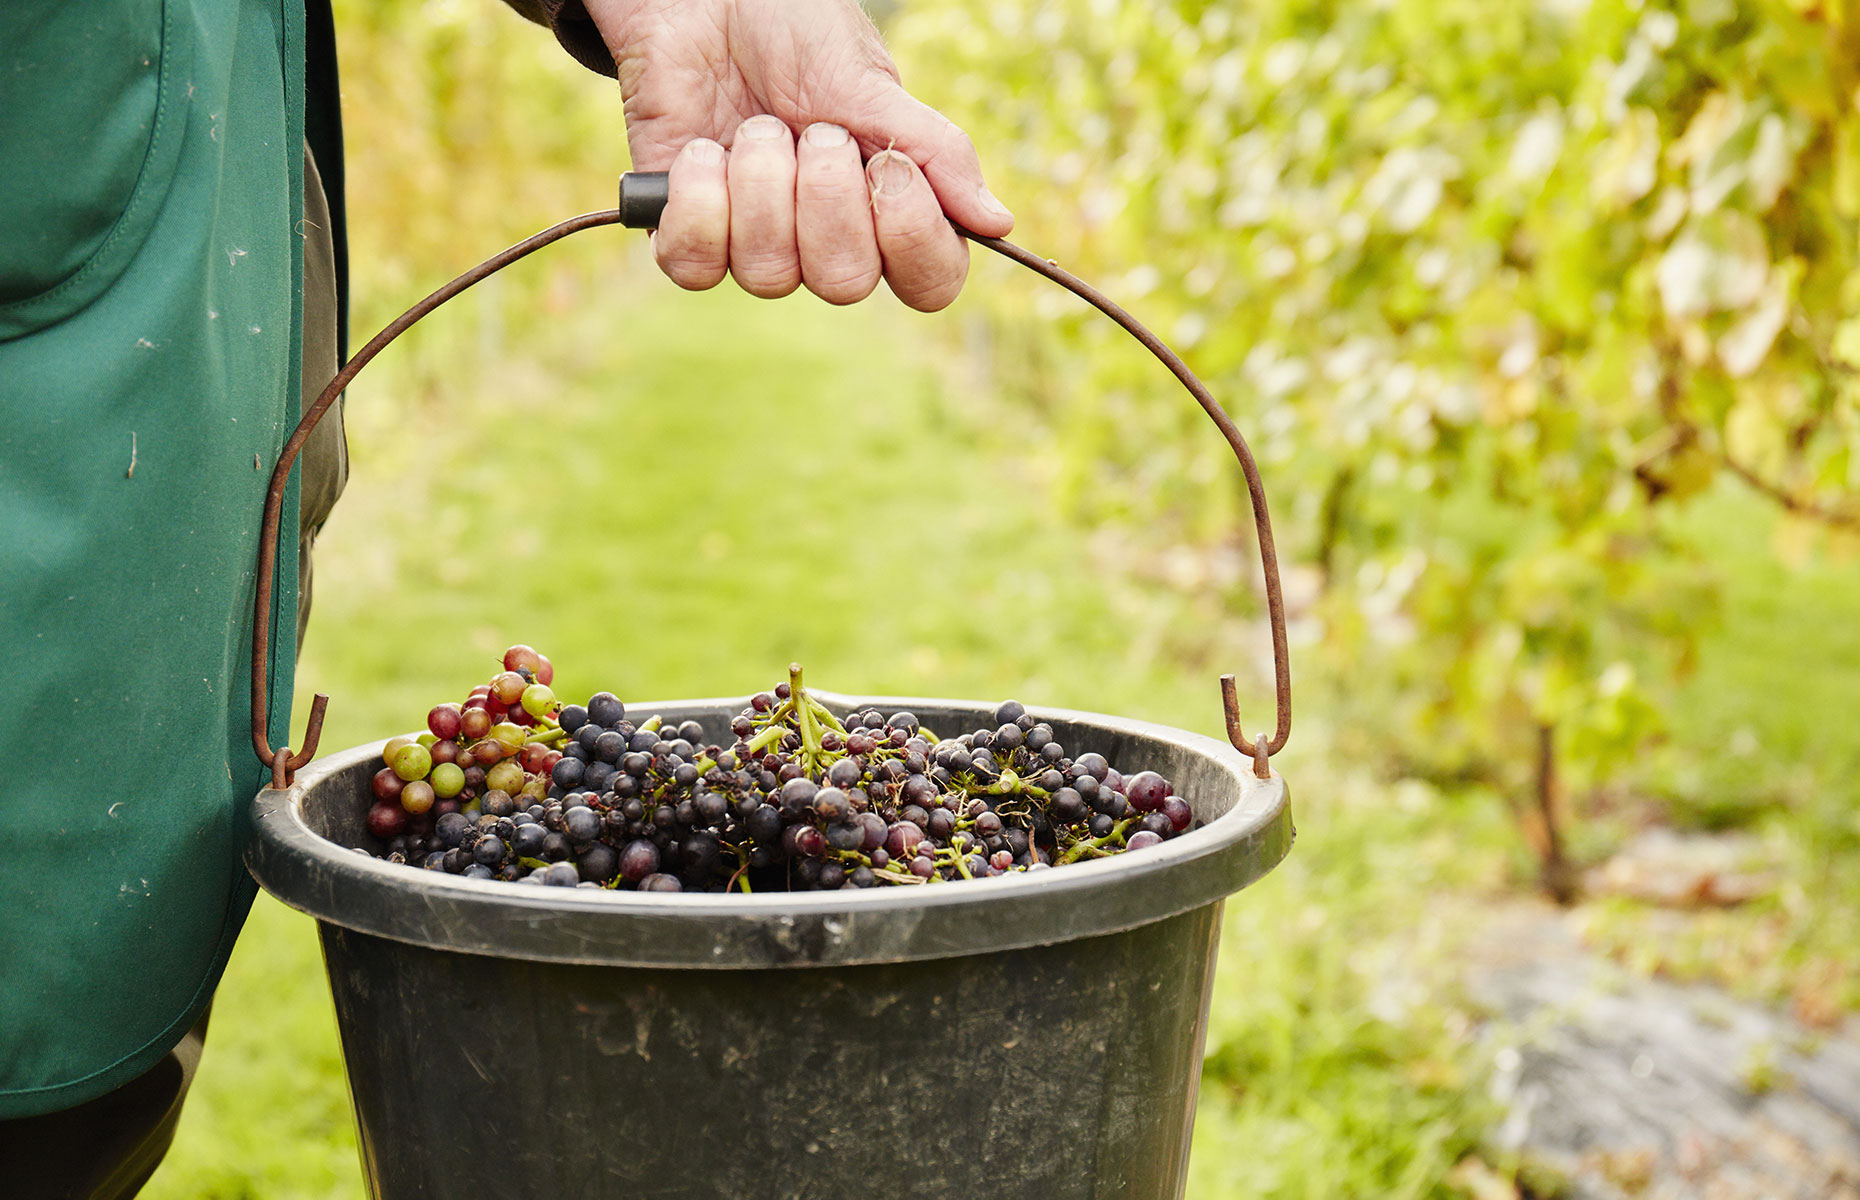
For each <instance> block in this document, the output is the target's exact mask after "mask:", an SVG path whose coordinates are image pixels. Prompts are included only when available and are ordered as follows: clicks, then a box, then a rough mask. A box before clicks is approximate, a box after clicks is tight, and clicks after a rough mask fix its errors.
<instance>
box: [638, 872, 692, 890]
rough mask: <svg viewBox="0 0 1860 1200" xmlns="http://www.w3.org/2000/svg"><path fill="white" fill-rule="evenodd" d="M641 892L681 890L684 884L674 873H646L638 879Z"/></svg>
mask: <svg viewBox="0 0 1860 1200" xmlns="http://www.w3.org/2000/svg"><path fill="white" fill-rule="evenodd" d="M639 890H640V891H642V892H682V891H684V890H685V885H684V884H682V883H680V882H678V876H676V875H648V876H646V877H645V878H644V879H642V880H640V881H639Z"/></svg>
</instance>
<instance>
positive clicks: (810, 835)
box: [794, 825, 827, 858]
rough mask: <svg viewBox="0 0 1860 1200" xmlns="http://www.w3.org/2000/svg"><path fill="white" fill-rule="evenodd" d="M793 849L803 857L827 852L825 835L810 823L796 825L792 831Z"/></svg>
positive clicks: (812, 856)
mask: <svg viewBox="0 0 1860 1200" xmlns="http://www.w3.org/2000/svg"><path fill="white" fill-rule="evenodd" d="M794 850H795V853H796V854H799V855H801V856H802V857H804V858H819V857H820V856H821V855H822V854H825V853H826V852H827V836H826V834H824V833H821V832H820V830H818V829H815V828H814V827H813V826H812V825H801V826H797V827H796V829H795V831H794Z"/></svg>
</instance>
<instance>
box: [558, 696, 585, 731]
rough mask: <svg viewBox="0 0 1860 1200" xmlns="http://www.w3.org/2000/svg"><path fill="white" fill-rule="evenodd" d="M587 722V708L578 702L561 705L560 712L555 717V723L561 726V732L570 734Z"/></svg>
mask: <svg viewBox="0 0 1860 1200" xmlns="http://www.w3.org/2000/svg"><path fill="white" fill-rule="evenodd" d="M587 723H588V710H587V709H586V708H583V707H582V706H581V705H579V704H565V705H563V706H562V711H561V713H560V714H559V715H557V717H556V724H558V725H560V726H561V727H562V732H563V733H566V734H569V735H571V736H572V735H573V734H574V733H575V732H576V731H578V730H579V729H580V728H581V727H582V726H583V725H586V724H587Z"/></svg>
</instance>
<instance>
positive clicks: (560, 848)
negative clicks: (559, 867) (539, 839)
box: [541, 831, 574, 862]
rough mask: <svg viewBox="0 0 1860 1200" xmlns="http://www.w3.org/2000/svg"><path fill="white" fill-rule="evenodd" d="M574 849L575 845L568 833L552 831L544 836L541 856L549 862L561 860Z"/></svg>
mask: <svg viewBox="0 0 1860 1200" xmlns="http://www.w3.org/2000/svg"><path fill="white" fill-rule="evenodd" d="M573 850H574V847H573V846H571V845H570V844H569V841H568V835H567V834H565V833H558V832H554V831H551V832H550V833H549V834H548V835H547V836H545V837H544V838H543V844H542V855H541V857H542V858H544V859H545V860H547V861H549V862H561V861H562V860H563V859H565V858H567V857H568V856H569V854H570V853H572V852H573Z"/></svg>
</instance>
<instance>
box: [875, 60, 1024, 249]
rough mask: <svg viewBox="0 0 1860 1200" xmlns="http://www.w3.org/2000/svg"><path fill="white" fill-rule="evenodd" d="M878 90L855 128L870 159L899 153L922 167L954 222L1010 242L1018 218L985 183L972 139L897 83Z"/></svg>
mask: <svg viewBox="0 0 1860 1200" xmlns="http://www.w3.org/2000/svg"><path fill="white" fill-rule="evenodd" d="M878 87H879V94H878V95H877V96H876V97H875V98H874V101H875V102H874V103H873V104H872V105H871V106H870V107H869V108H868V109H867V110H866V111H868V112H869V113H870V114H871V115H870V116H869V117H868V118H867V119H865V120H863V121H860V122H858V123H856V124H853V125H852V130H853V132H854V133H855V134H856V135H857V136H858V137H859V140H860V142H861V143H862V144H863V148H864V150H865V152H866V154H867V156H868V157H869V156H871V155H873V154H877V153H879V152H880V151H882V150H886V149H892V150H896V151H898V152H899V153H901V154H903V155H904V156H905V157H907V158H909V159H910V160H911V161H912V162H914V163H916V164H917V165H918V167H920V168H922V170H923V173H924V178H925V179H927V180H929V181H930V190H931V191H933V192H935V193H936V198H937V202H938V203H940V204H941V205H942V206H943V212H944V214H945V215H946V216H948V217H949V219H950V220H952V221H954V222H956V223H957V224H958V225H961V226H963V227H964V228H966V229H969V230H972V231H973V232H975V233H979V234H981V235H982V236H984V237H1006V236H1007V235H1008V233H1009V231H1011V230H1012V229H1013V228H1014V214H1012V213H1010V212H1009V211H1008V210H1007V207H1006V206H1005V205H1003V204H1002V203H1001V201H999V200H997V199H996V198H995V194H994V193H993V192H991V191H989V190H988V185H987V184H986V183H985V182H983V180H982V161H981V159H980V158H978V157H976V154H975V143H974V142H971V141H970V140H969V135H968V134H966V133H964V132H963V131H962V130H961V128H959V127H958V126H957V125H956V123H955V122H954V121H952V120H950V119H949V118H948V117H946V116H944V115H943V114H942V113H940V112H938V111H937V110H936V109H934V108H931V107H930V106H929V105H927V104H925V103H923V102H922V101H920V100H917V99H916V98H914V97H913V96H912V95H911V94H910V93H909V92H907V91H905V90H904V88H903V87H902V86H901V85H899V84H898V83H897V82H896V81H894V80H891V79H884V80H882V81H880V82H879V84H878Z"/></svg>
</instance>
